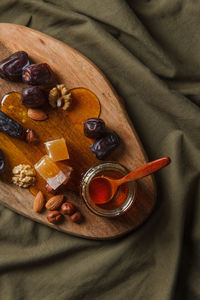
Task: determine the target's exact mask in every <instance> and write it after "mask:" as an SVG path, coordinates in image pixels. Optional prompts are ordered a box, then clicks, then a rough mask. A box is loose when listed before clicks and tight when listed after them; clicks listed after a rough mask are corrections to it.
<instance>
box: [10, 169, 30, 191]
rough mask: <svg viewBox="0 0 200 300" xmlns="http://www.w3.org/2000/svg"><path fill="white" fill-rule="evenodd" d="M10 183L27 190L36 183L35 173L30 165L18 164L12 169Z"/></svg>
mask: <svg viewBox="0 0 200 300" xmlns="http://www.w3.org/2000/svg"><path fill="white" fill-rule="evenodd" d="M12 174H13V176H12V182H13V183H14V184H16V185H18V186H20V187H23V188H28V187H29V186H31V185H33V184H34V183H35V181H36V172H35V170H34V168H33V167H31V166H30V165H24V164H20V165H18V166H15V167H14V168H13V169H12Z"/></svg>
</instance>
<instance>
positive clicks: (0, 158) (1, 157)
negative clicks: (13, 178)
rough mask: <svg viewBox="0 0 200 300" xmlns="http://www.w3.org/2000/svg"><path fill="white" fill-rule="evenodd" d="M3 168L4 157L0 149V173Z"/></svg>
mask: <svg viewBox="0 0 200 300" xmlns="http://www.w3.org/2000/svg"><path fill="white" fill-rule="evenodd" d="M4 169H5V157H4V154H3V151H2V150H1V149H0V175H1V174H3V172H4Z"/></svg>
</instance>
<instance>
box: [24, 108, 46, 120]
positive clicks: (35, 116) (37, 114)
mask: <svg viewBox="0 0 200 300" xmlns="http://www.w3.org/2000/svg"><path fill="white" fill-rule="evenodd" d="M28 116H29V118H31V119H32V120H35V121H44V120H46V119H47V118H48V116H47V114H46V113H45V112H44V111H43V110H41V109H35V108H29V109H28Z"/></svg>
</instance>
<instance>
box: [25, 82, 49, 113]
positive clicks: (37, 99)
mask: <svg viewBox="0 0 200 300" xmlns="http://www.w3.org/2000/svg"><path fill="white" fill-rule="evenodd" d="M21 102H22V104H24V105H25V106H26V107H31V108H36V107H40V106H42V105H43V104H45V102H46V97H45V95H44V93H43V91H42V90H41V89H40V88H39V87H38V86H29V87H26V88H23V89H22V93H21Z"/></svg>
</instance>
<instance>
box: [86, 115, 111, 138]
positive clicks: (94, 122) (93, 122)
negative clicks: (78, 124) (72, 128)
mask: <svg viewBox="0 0 200 300" xmlns="http://www.w3.org/2000/svg"><path fill="white" fill-rule="evenodd" d="M105 127H106V126H105V122H104V121H103V120H102V119H99V118H91V119H88V120H86V121H85V123H84V134H85V136H87V137H89V138H92V139H93V138H98V137H100V136H102V135H103V134H104V133H105Z"/></svg>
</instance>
